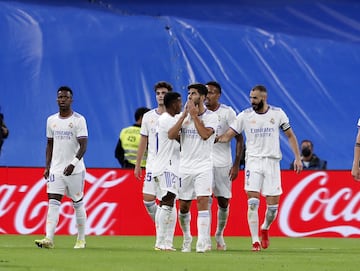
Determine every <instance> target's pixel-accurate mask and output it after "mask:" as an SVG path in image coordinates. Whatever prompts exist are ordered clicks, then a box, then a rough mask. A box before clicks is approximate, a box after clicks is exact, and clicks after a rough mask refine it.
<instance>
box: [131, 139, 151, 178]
mask: <svg viewBox="0 0 360 271" xmlns="http://www.w3.org/2000/svg"><path fill="white" fill-rule="evenodd" d="M147 144H148V137H147V136H144V135H141V138H140V143H139V146H138V151H137V154H136V164H135V169H134V175H135V178H136V179H137V180H139V181H140V180H142V169H141V161H142V158H143V156H144V153H145V150H146V147H147Z"/></svg>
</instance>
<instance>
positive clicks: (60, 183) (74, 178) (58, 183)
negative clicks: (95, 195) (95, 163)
mask: <svg viewBox="0 0 360 271" xmlns="http://www.w3.org/2000/svg"><path fill="white" fill-rule="evenodd" d="M84 184H85V171H83V172H81V173H78V174H73V175H70V176H65V175H64V174H50V176H49V179H48V180H47V189H46V192H47V193H49V194H60V195H66V196H68V197H69V198H71V199H72V201H79V200H81V199H82V197H83V196H84Z"/></svg>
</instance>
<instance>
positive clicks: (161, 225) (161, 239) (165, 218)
mask: <svg viewBox="0 0 360 271" xmlns="http://www.w3.org/2000/svg"><path fill="white" fill-rule="evenodd" d="M172 209H173V208H172V207H170V206H166V205H163V206H161V207H160V208H159V210H158V211H157V213H159V215H158V227H157V234H156V238H157V240H156V244H157V246H158V247H161V248H165V246H166V245H167V244H166V242H165V239H166V236H167V233H168V229H169V227H170V226H171V225H170V224H171V222H170V220H171V216H172ZM171 245H172V244H171Z"/></svg>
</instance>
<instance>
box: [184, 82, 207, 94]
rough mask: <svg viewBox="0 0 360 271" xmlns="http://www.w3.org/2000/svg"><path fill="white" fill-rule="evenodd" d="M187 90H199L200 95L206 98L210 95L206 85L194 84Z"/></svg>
mask: <svg viewBox="0 0 360 271" xmlns="http://www.w3.org/2000/svg"><path fill="white" fill-rule="evenodd" d="M187 88H188V89H191V88H195V89H197V91H198V92H199V94H200V95H205V96H206V95H207V94H208V89H207V87H206V86H205V85H204V84H200V83H193V84H190V85H188V87H187Z"/></svg>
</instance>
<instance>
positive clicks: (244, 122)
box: [230, 106, 290, 159]
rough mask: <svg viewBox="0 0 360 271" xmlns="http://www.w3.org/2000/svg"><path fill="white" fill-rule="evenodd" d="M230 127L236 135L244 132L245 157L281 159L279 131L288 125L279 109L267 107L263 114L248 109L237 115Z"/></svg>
mask: <svg viewBox="0 0 360 271" xmlns="http://www.w3.org/2000/svg"><path fill="white" fill-rule="evenodd" d="M230 127H231V128H232V129H233V130H234V131H235V132H237V133H238V134H240V133H241V132H243V131H244V132H245V137H246V157H249V156H252V157H270V158H275V159H281V158H282V154H281V150H280V129H282V130H284V131H285V130H287V129H289V128H290V124H289V119H288V117H287V116H286V114H285V112H284V111H283V110H282V109H281V108H279V107H273V106H269V109H268V110H267V111H266V112H265V113H263V114H258V113H256V112H255V111H254V110H253V109H252V108H248V109H246V110H244V111H242V112H241V113H240V114H239V115H237V117H236V120H235V121H234V122H233V123H232V124H231V125H230Z"/></svg>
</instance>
